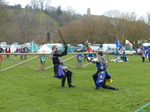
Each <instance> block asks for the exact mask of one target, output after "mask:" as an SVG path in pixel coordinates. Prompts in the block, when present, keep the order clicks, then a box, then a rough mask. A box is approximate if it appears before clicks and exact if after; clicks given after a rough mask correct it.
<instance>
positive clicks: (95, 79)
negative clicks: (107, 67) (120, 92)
mask: <svg viewBox="0 0 150 112" xmlns="http://www.w3.org/2000/svg"><path fill="white" fill-rule="evenodd" d="M93 80H94V84H95V86H96V87H95V89H99V85H98V84H96V81H97V78H96V77H94V76H93Z"/></svg>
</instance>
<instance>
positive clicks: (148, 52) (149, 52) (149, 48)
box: [147, 46, 150, 62]
mask: <svg viewBox="0 0 150 112" xmlns="http://www.w3.org/2000/svg"><path fill="white" fill-rule="evenodd" d="M147 55H148V60H149V62H150V46H148V51H147Z"/></svg>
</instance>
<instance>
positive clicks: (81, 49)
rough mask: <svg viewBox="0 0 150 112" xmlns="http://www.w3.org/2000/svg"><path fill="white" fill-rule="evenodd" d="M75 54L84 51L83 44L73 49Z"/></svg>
mask: <svg viewBox="0 0 150 112" xmlns="http://www.w3.org/2000/svg"><path fill="white" fill-rule="evenodd" d="M74 50H75V52H83V51H84V45H83V44H77V45H76V46H75V48H74Z"/></svg>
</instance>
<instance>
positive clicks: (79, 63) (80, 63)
mask: <svg viewBox="0 0 150 112" xmlns="http://www.w3.org/2000/svg"><path fill="white" fill-rule="evenodd" d="M76 68H77V69H81V68H82V54H77V67H76Z"/></svg>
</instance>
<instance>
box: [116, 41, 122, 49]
mask: <svg viewBox="0 0 150 112" xmlns="http://www.w3.org/2000/svg"><path fill="white" fill-rule="evenodd" d="M116 47H119V48H121V47H122V45H121V43H120V42H119V40H117V39H116Z"/></svg>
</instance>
